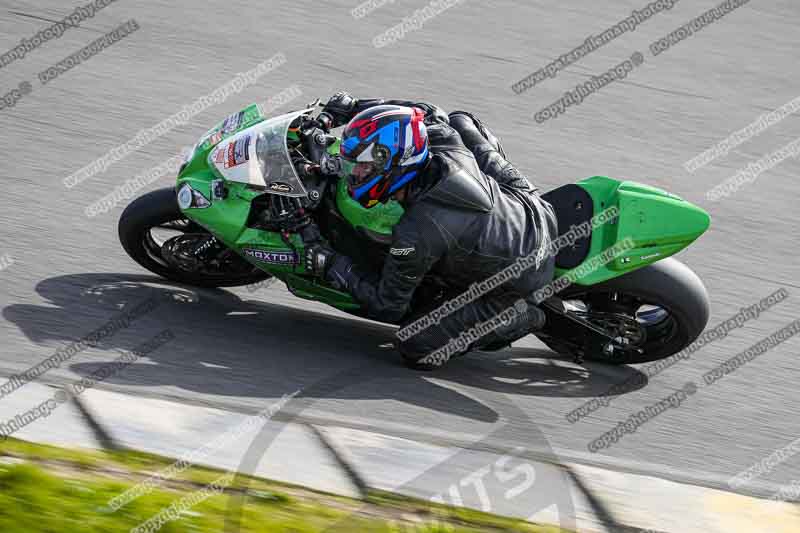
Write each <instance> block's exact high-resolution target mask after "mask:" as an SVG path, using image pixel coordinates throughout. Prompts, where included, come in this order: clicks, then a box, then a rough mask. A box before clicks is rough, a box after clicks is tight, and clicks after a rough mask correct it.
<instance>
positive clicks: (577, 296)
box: [537, 258, 709, 364]
mask: <svg viewBox="0 0 800 533" xmlns="http://www.w3.org/2000/svg"><path fill="white" fill-rule="evenodd" d="M558 296H559V297H560V298H561V299H562V300H564V301H565V302H566V304H567V306H568V307H569V308H570V309H572V310H573V312H576V313H577V314H579V315H581V316H582V317H583V318H585V319H588V320H589V321H590V322H592V323H593V324H594V325H597V326H600V327H603V328H604V329H606V330H609V331H614V332H615V333H616V334H619V335H620V336H622V337H623V338H627V339H628V341H629V342H630V344H629V346H630V347H631V348H636V349H627V350H615V351H614V352H613V353H611V354H608V353H604V352H603V350H599V349H596V348H595V349H590V350H587V349H586V347H585V346H582V345H580V344H578V343H575V342H574V340H573V339H570V338H568V335H565V334H563V332H562V334H561V335H552V334H548V330H547V328H545V329H544V330H543V331H542V334H541V335H537V336H539V338H540V340H541V341H542V342H544V343H545V344H547V346H548V347H550V349H552V350H553V351H555V352H557V353H560V354H563V355H569V356H573V357H580V358H583V359H588V360H591V361H598V362H603V363H610V364H639V363H646V362H649V361H656V360H658V359H664V358H665V357H669V356H670V355H673V354H675V353H678V352H680V351H681V350H683V349H684V348H686V347H687V346H689V344H691V343H692V342H693V341H694V340H695V339H696V338H697V337H698V336H699V335H700V333H702V331H703V329H704V328H705V327H706V324H707V323H708V318H709V300H708V292H707V291H706V288H705V286H704V285H703V282H702V281H701V280H700V278H699V277H698V276H697V274H695V273H694V272H693V271H692V270H691V269H690V268H689V267H687V266H686V265H684V264H683V263H681V262H680V261H678V260H676V259H673V258H667V259H663V260H661V261H658V262H657V263H654V264H652V265H648V266H646V267H644V268H641V269H638V270H635V271H633V272H630V273H628V274H625V275H623V276H620V277H618V278H614V279H611V280H608V281H606V282H604V283H600V284H597V285H592V286H588V287H583V286H572V287H570V288H568V289H566V290H565V291H563V293H562V294H559V295H558ZM574 327H575V328H576V329H578V328H581V327H582V326H581V325H579V324H577V323H576V324H574ZM551 333H552V332H551Z"/></svg>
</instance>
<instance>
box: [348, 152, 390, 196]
mask: <svg viewBox="0 0 800 533" xmlns="http://www.w3.org/2000/svg"><path fill="white" fill-rule="evenodd" d="M381 174H382V169H381V167H379V166H378V165H377V164H376V163H375V162H374V161H352V160H350V159H347V158H345V157H343V158H342V177H344V178H345V179H346V180H347V188H348V190H349V192H350V196H352V197H353V198H354V199H358V198H359V197H361V196H362V195H363V194H364V193H365V192H367V191H368V190H369V189H370V188H372V186H373V185H374V184H375V181H376V178H379V177H380V176H381Z"/></svg>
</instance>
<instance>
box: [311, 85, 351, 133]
mask: <svg viewBox="0 0 800 533" xmlns="http://www.w3.org/2000/svg"><path fill="white" fill-rule="evenodd" d="M357 105H358V100H356V99H355V98H353V97H352V96H351V95H350V94H349V93H346V92H344V91H339V92H338V93H336V94H334V95H333V96H331V98H330V100H328V103H327V104H325V107H323V108H322V113H320V115H322V114H323V113H324V114H326V115H328V116H329V117H330V118H331V127H332V128H336V127H339V126H341V125H343V124H346V123H347V122H348V121H349V120H350V118H351V117H352V116H353V110H355V108H356V106H357Z"/></svg>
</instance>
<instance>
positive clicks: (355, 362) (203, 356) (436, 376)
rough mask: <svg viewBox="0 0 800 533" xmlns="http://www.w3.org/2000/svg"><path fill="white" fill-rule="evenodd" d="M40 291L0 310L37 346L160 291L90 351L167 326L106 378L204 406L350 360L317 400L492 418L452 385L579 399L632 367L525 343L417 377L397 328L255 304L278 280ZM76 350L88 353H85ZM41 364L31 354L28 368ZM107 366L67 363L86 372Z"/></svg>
mask: <svg viewBox="0 0 800 533" xmlns="http://www.w3.org/2000/svg"><path fill="white" fill-rule="evenodd" d="M36 291H37V292H38V293H39V294H40V295H41V296H42V297H44V298H45V299H47V300H48V302H49V305H44V306H37V305H23V304H12V305H9V306H7V307H5V308H4V309H3V316H4V317H5V318H6V320H8V321H9V322H12V323H14V324H16V325H17V327H19V328H20V330H21V331H22V332H23V333H24V334H25V335H26V336H27V337H28V338H29V339H30V340H31V341H32V342H36V343H41V342H45V341H54V340H55V341H58V342H70V341H73V340H76V339H78V338H80V337H81V336H83V335H86V334H87V333H89V332H90V331H92V330H93V329H96V328H97V327H99V326H100V325H102V324H103V323H104V322H106V321H108V320H109V319H110V318H111V317H112V316H114V315H116V314H118V313H120V312H123V311H125V310H126V309H129V308H130V307H132V306H135V305H137V304H138V303H140V302H142V301H144V300H146V299H147V298H150V297H155V298H158V299H159V301H160V302H161V303H160V305H159V307H158V308H157V309H155V311H154V312H153V313H151V314H150V315H147V316H144V317H141V318H139V319H137V320H135V321H134V322H132V323H131V324H130V326H129V327H128V328H126V329H124V330H122V331H120V332H119V333H117V334H116V335H114V336H113V337H110V338H108V339H104V340H103V341H102V342H101V343H100V345H98V346H97V347H95V348H90V349H89V350H88V351H87V352H88V354H89V355H91V354H92V353H96V352H97V351H114V350H128V349H131V348H133V347H134V346H136V345H137V344H140V343H141V342H143V341H145V340H148V339H150V338H151V337H153V336H154V335H156V334H157V333H158V332H160V331H162V330H163V329H165V328H169V329H170V330H172V331H173V333H174V335H175V339H174V340H173V341H172V342H170V343H169V345H167V346H165V347H163V348H161V349H159V350H156V351H155V352H153V353H151V354H149V356H148V358H147V359H146V360H142V361H140V362H137V363H136V364H133V365H131V366H129V367H128V368H126V370H125V371H124V372H122V373H120V374H118V375H116V376H114V377H112V378H109V379H108V383H113V384H117V385H124V386H139V387H142V386H144V387H148V388H153V387H178V388H180V389H184V390H188V391H193V392H195V393H199V394H202V395H204V398H203V399H204V400H207V401H211V402H213V401H214V396H222V397H231V396H235V397H252V398H269V397H274V396H276V394H277V395H280V394H282V393H284V392H286V391H292V390H297V389H303V388H305V387H306V386H307V385H308V384H310V383H316V382H320V381H322V380H324V379H325V378H326V377H327V376H330V375H333V374H335V373H337V372H341V371H343V370H345V369H348V368H358V369H359V370H358V371H359V373H362V374H363V375H364V376H365V377H366V378H368V379H365V381H364V385H363V386H359V384H354V385H352V386H349V387H347V388H346V389H342V390H336V391H330V394H327V393H323V394H321V395H319V396H318V397H317V398H315V399H317V400H325V399H333V400H387V399H388V400H395V401H399V402H403V403H407V404H411V405H415V406H419V407H424V408H427V409H430V410H432V411H435V412H441V413H447V414H454V415H458V416H462V417H466V418H469V419H473V420H475V421H480V422H489V423H493V422H495V421H497V420H498V413H497V412H495V411H494V410H493V409H492V408H490V407H488V406H487V405H486V404H485V403H483V402H481V401H478V400H476V399H474V398H473V397H471V396H472V395H471V394H470V395H467V394H464V393H462V392H459V391H458V390H457V389H458V388H459V386H460V385H463V386H466V387H470V388H477V389H481V390H485V391H486V392H494V393H499V394H508V395H517V396H544V397H587V396H595V395H598V394H600V393H602V392H603V391H605V390H607V389H608V388H609V387H610V386H611V385H612V384H614V383H617V382H620V381H624V380H627V379H629V378H630V377H631V376H633V375H634V374H636V373H638V371H637V370H635V369H633V368H630V367H615V368H613V369H609V368H608V367H603V366H602V365H597V364H586V365H582V366H579V365H575V364H573V363H572V362H571V361H568V360H565V359H564V358H563V357H561V356H558V355H557V354H555V353H553V352H551V351H549V350H546V349H530V348H513V349H511V350H504V351H501V352H493V353H491V354H488V353H480V352H478V353H472V354H469V355H467V356H464V357H462V358H459V359H456V360H454V361H451V362H450V363H449V364H448V365H447V366H446V367H444V368H443V369H441V370H439V371H436V372H432V373H420V372H416V371H412V370H408V369H406V368H405V367H404V366H403V364H402V362H401V360H400V357H399V355H397V354H396V353H395V352H394V350H393V349H392V348H391V342H392V341H393V339H394V328H393V327H390V326H385V325H381V324H377V323H373V322H367V321H364V320H359V319H355V318H353V319H350V318H349V317H342V316H338V315H330V314H325V313H320V312H317V311H313V310H302V309H297V308H294V307H289V306H286V305H280V304H275V303H268V302H266V301H263V299H269V298H270V297H272V298H281V299H283V298H285V297H286V294H285V293H283V292H279V291H278V290H276V289H275V288H272V289H269V290H260V291H258V292H257V293H253V298H260V299H261V300H256V299H249V298H248V297H245V298H244V299H243V298H240V297H239V296H238V295H236V294H234V293H232V292H230V291H227V290H222V289H197V288H193V287H186V286H179V285H176V284H171V283H170V282H165V281H164V280H162V279H160V278H156V277H153V276H140V275H131V274H79V275H67V276H58V277H53V278H49V279H46V280H43V281H41V282H40V283H39V284H38V285H37V286H36ZM296 301H298V302H302V300H296ZM76 358H77V359H84V360H85V359H86V358H87V353H84V354H80V355H79V356H77V357H76ZM114 358H116V355H114V356H113V357H109V358H108V359H109V360H110V359H114ZM38 362H39V360H32V361H31V366H33V365H35V364H36V363H38ZM107 362H108V361H97V362H71V364H70V363H67V364H69V368H70V369H71V370H72V371H73V372H75V373H77V374H79V375H82V376H85V375H88V374H91V373H92V372H94V371H96V370H97V369H99V368H100V367H101V366H103V365H104V364H107ZM65 366H66V365H65ZM601 369H602V370H601ZM642 382H643V383H646V379H644V380H642Z"/></svg>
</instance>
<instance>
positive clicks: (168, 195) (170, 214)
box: [117, 188, 271, 287]
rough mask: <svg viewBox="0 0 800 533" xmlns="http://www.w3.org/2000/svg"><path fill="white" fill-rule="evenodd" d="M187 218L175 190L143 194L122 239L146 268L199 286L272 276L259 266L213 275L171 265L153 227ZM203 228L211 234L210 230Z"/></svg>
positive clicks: (128, 215)
mask: <svg viewBox="0 0 800 533" xmlns="http://www.w3.org/2000/svg"><path fill="white" fill-rule="evenodd" d="M185 218H186V216H185V215H184V214H183V213H182V212H181V210H180V209H179V208H178V204H177V202H176V199H175V191H174V189H172V188H164V189H158V190H155V191H152V192H149V193H147V194H145V195H143V196H140V197H139V198H137V199H136V200H134V201H133V202H131V203H130V204H129V205H128V207H126V208H125V210H124V211H123V212H122V215H121V216H120V219H119V224H118V226H117V229H118V232H119V240H120V242H121V243H122V247H123V248H124V249H125V251H126V252H127V253H128V255H129V256H130V257H131V259H133V260H134V261H136V262H137V263H139V264H140V265H141V266H142V267H144V268H146V269H147V270H149V271H150V272H153V273H154V274H158V275H159V276H161V277H163V278H166V279H170V280H173V281H177V282H180V283H186V284H189V285H194V286H197V287H235V286H238V285H249V284H251V283H256V282H258V281H261V280H264V279H267V278H270V277H271V276H270V275H269V274H267V273H266V272H263V271H262V270H259V269H257V268H256V267H253V268H252V270H251V271H250V272H247V273H245V274H239V273H236V274H229V275H218V276H213V275H208V274H193V273H191V272H187V271H184V270H179V269H177V268H175V267H174V266H172V265H170V264H169V263H168V262H167V261H166V260H165V259H164V257H163V256H161V254H160V253H159V250H158V248H157V247H156V246H154V243H153V242H152V239H151V238H149V235H150V230H151V229H153V228H155V227H156V226H159V225H162V224H166V223H169V222H174V221H178V220H184V219H185ZM202 231H203V232H205V233H207V231H206V230H202Z"/></svg>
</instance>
